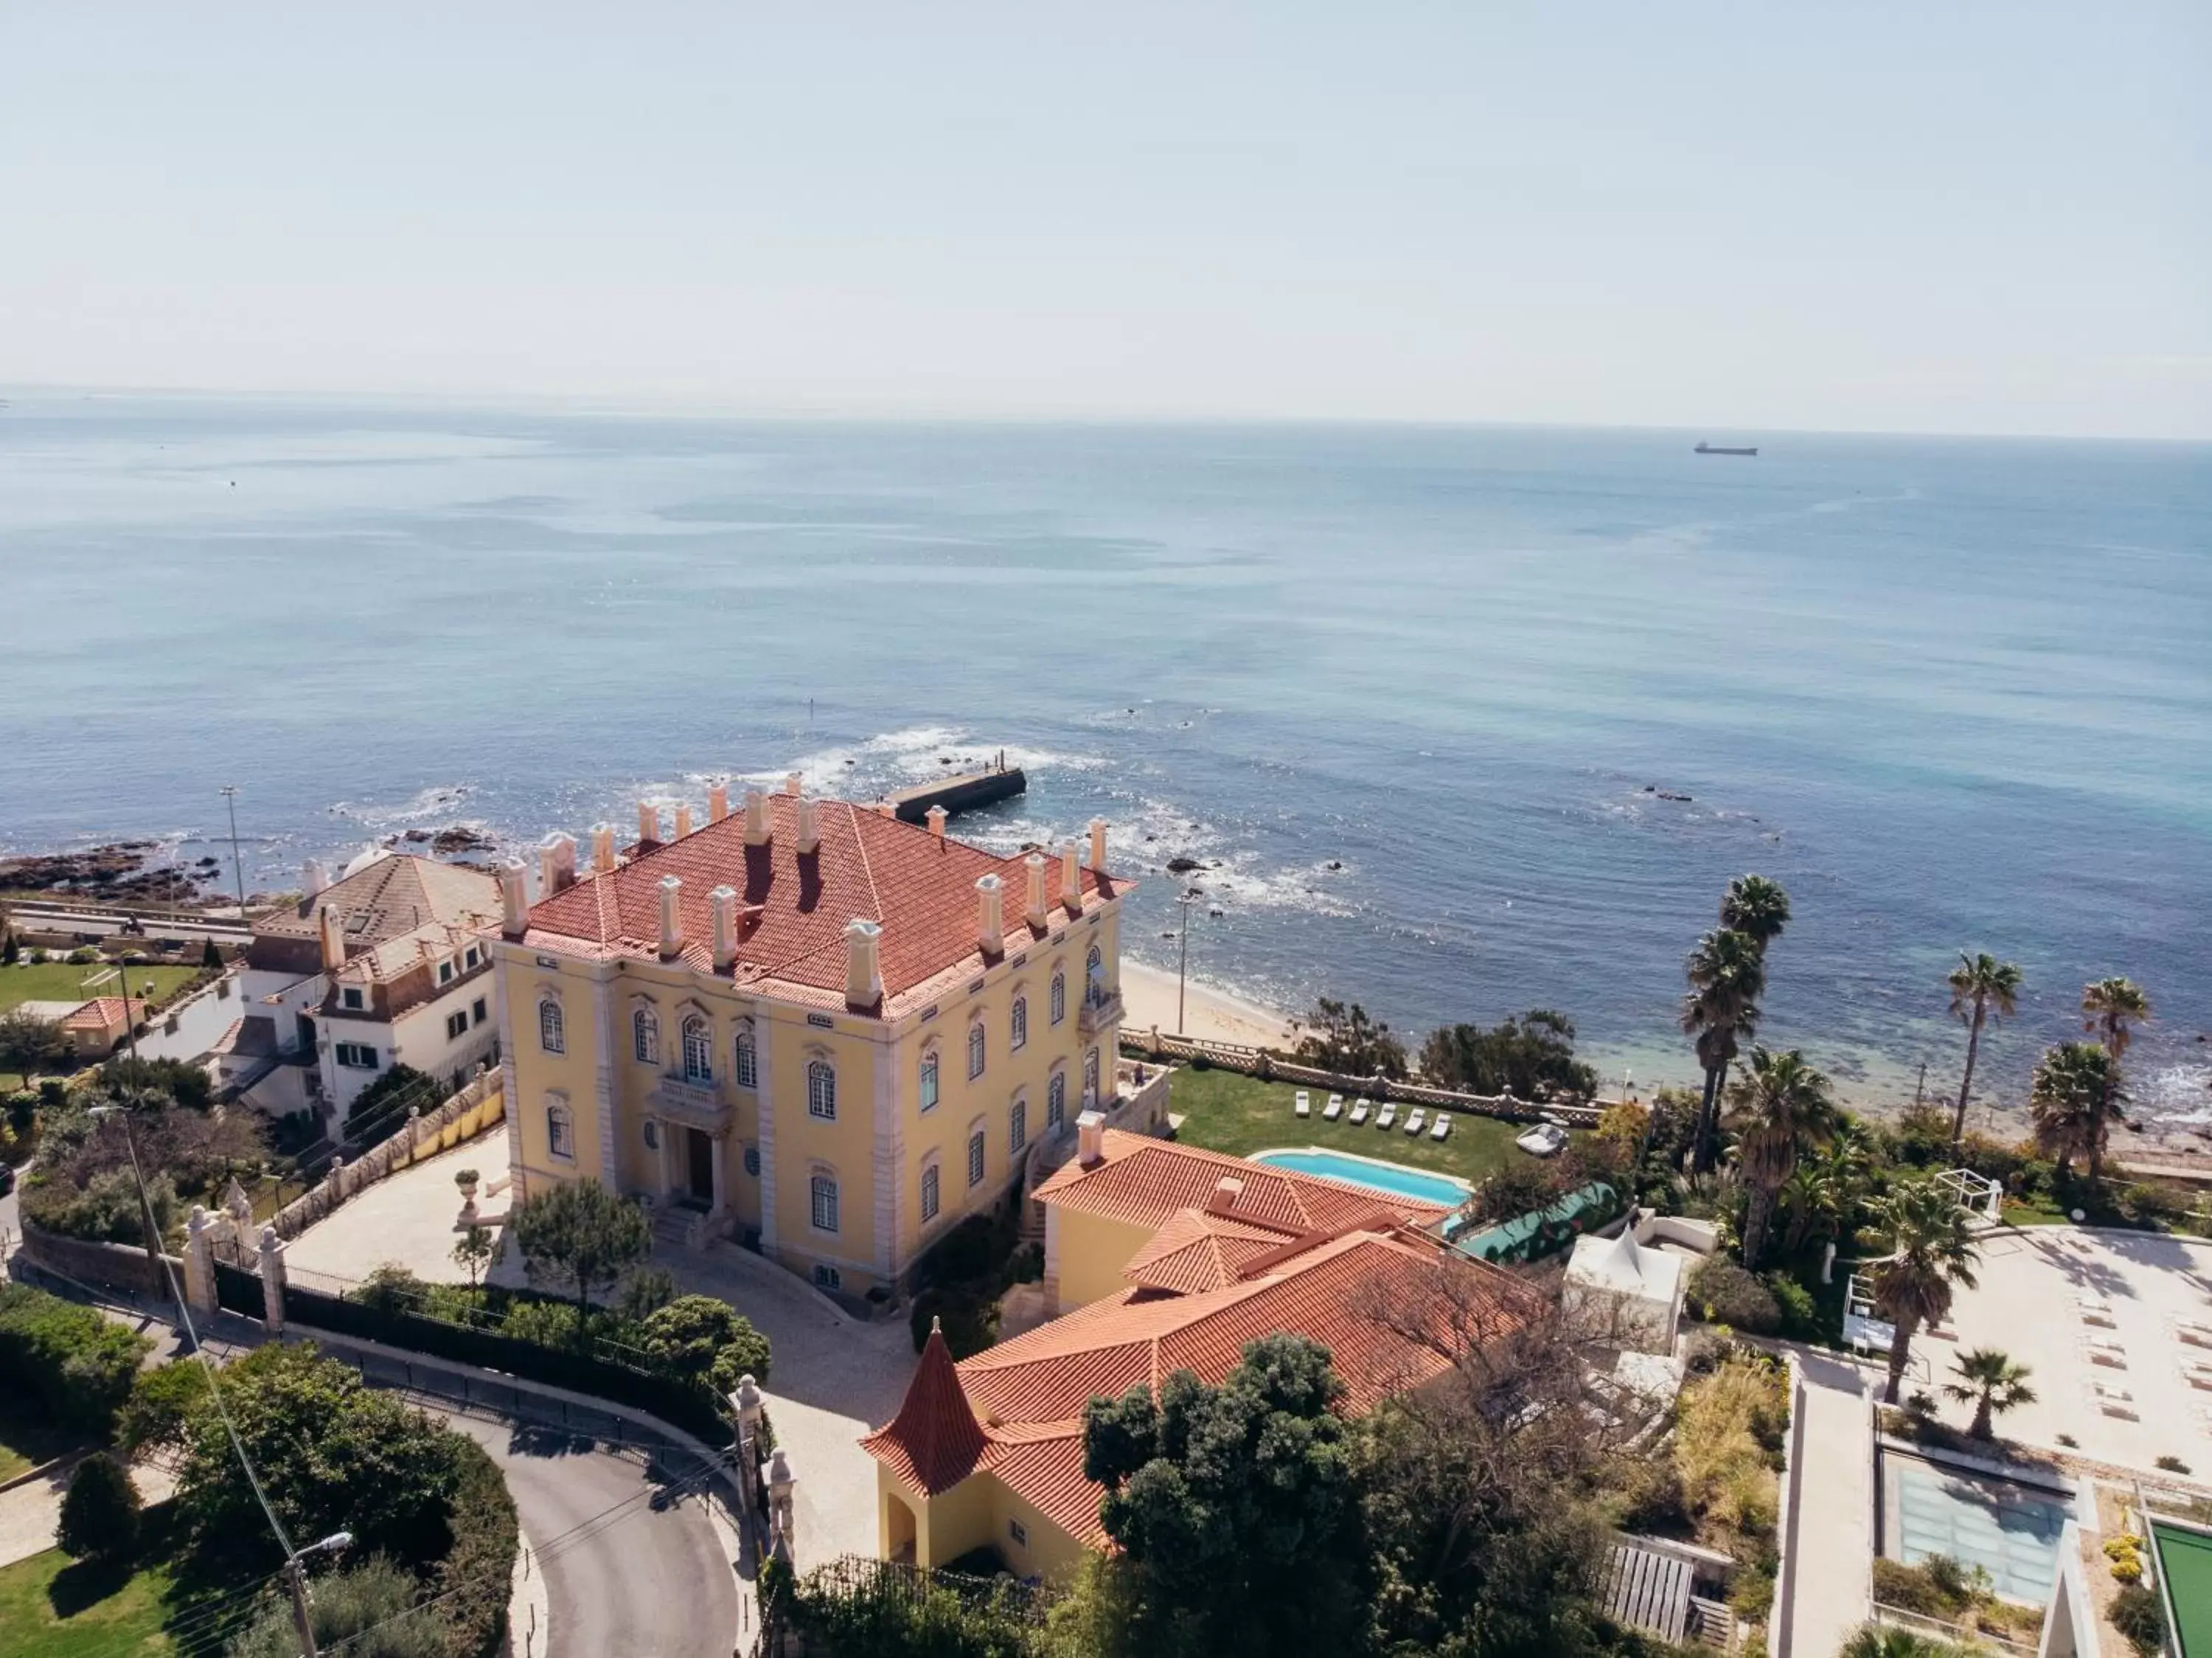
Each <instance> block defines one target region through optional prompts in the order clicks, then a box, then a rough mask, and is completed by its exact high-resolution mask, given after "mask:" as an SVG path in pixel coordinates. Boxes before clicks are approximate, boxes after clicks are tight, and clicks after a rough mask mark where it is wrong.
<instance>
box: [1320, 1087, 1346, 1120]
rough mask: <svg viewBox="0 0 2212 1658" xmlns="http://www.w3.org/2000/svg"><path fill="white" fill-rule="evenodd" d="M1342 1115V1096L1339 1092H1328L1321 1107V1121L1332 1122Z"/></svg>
mask: <svg viewBox="0 0 2212 1658" xmlns="http://www.w3.org/2000/svg"><path fill="white" fill-rule="evenodd" d="M1343 1115H1344V1096H1343V1095H1342V1094H1330V1095H1329V1096H1328V1104H1327V1105H1325V1106H1322V1108H1321V1118H1322V1121H1323V1122H1324V1123H1334V1121H1335V1120H1336V1119H1338V1118H1340V1117H1341V1116H1343Z"/></svg>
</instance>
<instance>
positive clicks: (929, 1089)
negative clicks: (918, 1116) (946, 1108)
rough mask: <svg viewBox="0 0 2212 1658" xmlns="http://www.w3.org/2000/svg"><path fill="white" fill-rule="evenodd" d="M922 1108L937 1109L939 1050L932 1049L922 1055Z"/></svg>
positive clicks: (925, 1109) (926, 1109) (927, 1109)
mask: <svg viewBox="0 0 2212 1658" xmlns="http://www.w3.org/2000/svg"><path fill="white" fill-rule="evenodd" d="M921 1108H922V1109H923V1110H924V1111H935V1110H936V1109H937V1052H936V1050H935V1049H932V1050H931V1051H929V1052H927V1053H926V1054H924V1055H922V1057H921Z"/></svg>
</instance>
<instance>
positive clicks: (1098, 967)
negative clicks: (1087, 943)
mask: <svg viewBox="0 0 2212 1658" xmlns="http://www.w3.org/2000/svg"><path fill="white" fill-rule="evenodd" d="M1083 999H1084V1000H1085V1002H1087V1003H1090V1004H1091V1006H1092V1007H1094V1008H1095V1007H1097V1006H1098V1004H1099V1003H1102V1002H1103V1001H1105V999H1106V953H1105V952H1104V951H1103V950H1102V949H1100V948H1098V947H1097V945H1096V944H1093V945H1092V946H1091V953H1090V954H1088V955H1086V956H1085V957H1084V958H1083Z"/></svg>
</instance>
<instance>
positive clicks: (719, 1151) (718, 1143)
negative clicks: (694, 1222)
mask: <svg viewBox="0 0 2212 1658" xmlns="http://www.w3.org/2000/svg"><path fill="white" fill-rule="evenodd" d="M708 1146H709V1147H710V1148H711V1149H710V1150H709V1151H708V1155H707V1171H708V1175H709V1176H710V1180H709V1184H708V1192H710V1193H711V1194H712V1195H711V1197H710V1198H708V1205H707V1216H708V1219H709V1220H716V1221H719V1220H720V1219H721V1218H722V1216H724V1215H726V1214H727V1213H728V1212H729V1208H730V1176H729V1160H730V1137H729V1136H728V1135H726V1134H717V1135H716V1136H714V1138H713V1139H711V1140H709V1141H708Z"/></svg>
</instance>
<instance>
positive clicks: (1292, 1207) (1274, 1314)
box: [861, 1114, 1533, 1576]
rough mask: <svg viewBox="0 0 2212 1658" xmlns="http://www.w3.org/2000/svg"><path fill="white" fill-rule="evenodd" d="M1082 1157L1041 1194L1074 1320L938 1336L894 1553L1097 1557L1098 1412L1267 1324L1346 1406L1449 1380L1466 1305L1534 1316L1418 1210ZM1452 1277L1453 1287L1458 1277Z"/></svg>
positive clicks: (1178, 1148)
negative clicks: (1327, 1372)
mask: <svg viewBox="0 0 2212 1658" xmlns="http://www.w3.org/2000/svg"><path fill="white" fill-rule="evenodd" d="M1078 1136H1079V1149H1078V1152H1077V1155H1076V1157H1075V1159H1074V1160H1073V1161H1071V1162H1069V1163H1068V1164H1067V1165H1066V1166H1065V1167H1062V1168H1061V1169H1060V1171H1059V1172H1058V1173H1055V1174H1054V1175H1053V1177H1052V1178H1051V1179H1048V1180H1047V1181H1045V1182H1044V1183H1043V1184H1042V1186H1039V1187H1038V1188H1037V1190H1036V1198H1037V1200H1038V1201H1039V1202H1041V1203H1042V1204H1043V1205H1044V1206H1045V1210H1046V1216H1047V1220H1046V1229H1047V1240H1048V1242H1047V1282H1048V1301H1049V1303H1050V1304H1051V1305H1053V1306H1054V1307H1055V1308H1060V1307H1066V1308H1072V1309H1073V1310H1070V1311H1067V1312H1066V1313H1065V1314H1063V1315H1062V1316H1060V1317H1059V1318H1056V1319H1054V1320H1052V1321H1051V1322H1049V1323H1048V1324H1045V1325H1043V1326H1041V1327H1039V1328H1037V1329H1036V1330H1033V1331H1030V1332H1029V1333H1028V1334H1026V1335H1024V1336H1020V1337H1018V1338H1015V1339H1013V1340H1012V1341H1008V1342H1005V1343H1002V1344H1000V1345H998V1346H995V1347H993V1348H990V1349H988V1350H986V1351H984V1352H981V1353H979V1354H977V1355H975V1356H974V1357H972V1358H969V1359H967V1360H964V1361H962V1362H957V1363H956V1362H954V1360H953V1358H952V1355H951V1350H950V1349H949V1348H947V1347H946V1345H945V1338H944V1337H943V1336H942V1335H941V1334H939V1333H936V1332H933V1333H932V1334H931V1335H930V1337H929V1338H928V1341H927V1344H925V1346H924V1347H923V1350H922V1355H921V1363H920V1365H919V1366H918V1367H917V1368H916V1369H915V1375H914V1380H913V1381H912V1382H911V1383H910V1384H909V1386H908V1389H907V1394H906V1398H905V1399H904V1400H903V1402H902V1404H901V1405H900V1407H899V1411H898V1414H897V1415H896V1416H895V1417H893V1418H892V1419H891V1421H890V1423H888V1424H887V1425H885V1426H884V1427H883V1428H881V1429H878V1430H877V1431H876V1432H874V1433H872V1434H871V1435H869V1436H867V1437H866V1438H865V1439H863V1440H862V1441H861V1445H862V1446H863V1448H865V1449H866V1450H867V1452H868V1453H869V1454H870V1455H872V1456H873V1457H874V1458H875V1460H876V1462H877V1466H878V1476H877V1485H878V1533H879V1536H878V1544H879V1547H880V1551H881V1552H882V1554H883V1555H884V1557H885V1558H887V1559H896V1560H908V1561H912V1562H914V1563H915V1564H919V1565H923V1566H933V1567H941V1566H944V1565H945V1564H948V1563H950V1562H951V1561H953V1560H955V1559H957V1558H958V1557H961V1556H962V1555H964V1554H967V1553H968V1552H969V1551H972V1550H975V1549H978V1548H981V1547H985V1546H988V1547H991V1548H993V1549H995V1550H996V1551H998V1553H999V1554H1000V1557H1002V1558H1003V1559H1004V1560H1005V1561H1006V1564H1007V1565H1008V1566H1009V1567H1010V1568H1011V1569H1012V1570H1014V1571H1015V1572H1017V1573H1019V1574H1021V1575H1024V1576H1030V1575H1045V1576H1065V1575H1066V1574H1067V1573H1069V1572H1071V1571H1072V1570H1074V1569H1075V1567H1076V1566H1077V1565H1078V1564H1079V1563H1080V1562H1081V1560H1082V1559H1083V1557H1084V1554H1085V1551H1087V1550H1091V1549H1096V1548H1100V1547H1103V1546H1104V1545H1105V1542H1106V1538H1105V1535H1104V1533H1103V1532H1102V1531H1101V1529H1100V1527H1099V1524H1098V1504H1099V1499H1100V1497H1101V1496H1102V1495H1103V1492H1102V1491H1101V1490H1100V1488H1099V1487H1097V1485H1094V1484H1091V1481H1089V1480H1088V1479H1086V1478H1085V1477H1084V1472H1083V1464H1084V1456H1083V1418H1084V1411H1085V1408H1086V1407H1087V1406H1088V1405H1089V1404H1090V1402H1091V1399H1095V1398H1100V1397H1106V1398H1118V1397H1119V1396H1121V1394H1123V1393H1127V1392H1128V1391H1129V1390H1130V1389H1131V1388H1133V1387H1146V1388H1150V1389H1152V1390H1154V1391H1157V1390H1158V1387H1159V1386H1160V1383H1161V1382H1162V1381H1163V1380H1164V1379H1165V1378H1166V1377H1167V1376H1169V1375H1172V1374H1174V1373H1175V1372H1176V1371H1178V1370H1188V1371H1190V1372H1192V1373H1193V1374H1194V1375H1197V1376H1198V1377H1199V1378H1200V1380H1201V1381H1206V1382H1212V1383H1218V1382H1219V1381H1222V1380H1223V1379H1224V1378H1225V1376H1227V1375H1229V1373H1230V1372H1231V1370H1233V1369H1235V1368H1236V1367H1237V1363H1238V1362H1239V1361H1240V1360H1241V1358H1242V1357H1243V1351H1244V1349H1245V1346H1246V1345H1247V1344H1249V1343H1250V1342H1252V1341H1255V1340H1257V1339H1258V1338H1261V1337H1262V1336H1266V1335H1269V1334H1272V1333H1273V1332H1277V1331H1289V1332H1294V1333H1296V1334H1299V1335H1303V1336H1306V1337H1309V1338H1311V1339H1313V1340H1315V1341H1316V1342H1318V1343H1320V1344H1322V1346H1324V1347H1326V1348H1328V1350H1329V1352H1330V1355H1331V1356H1332V1360H1333V1362H1334V1364H1335V1367H1336V1369H1337V1372H1338V1374H1339V1375H1340V1376H1342V1377H1343V1379H1344V1382H1345V1394H1344V1397H1343V1399H1342V1401H1341V1404H1340V1408H1341V1409H1343V1410H1346V1411H1350V1412H1352V1413H1359V1412H1364V1411H1369V1410H1371V1409H1372V1408H1374V1406H1375V1405H1377V1404H1379V1403H1381V1402H1382V1401H1383V1399H1387V1398H1389V1397H1391V1396H1393V1395H1394V1394H1397V1393H1405V1392H1408V1391H1411V1390H1413V1389H1417V1388H1419V1387H1423V1386H1425V1384H1427V1383H1428V1382H1430V1381H1434V1380H1435V1379H1436V1378H1437V1376H1439V1375H1442V1374H1443V1372H1444V1371H1445V1370H1446V1369H1448V1368H1449V1367H1450V1365H1451V1363H1452V1362H1453V1358H1454V1356H1455V1351H1456V1344H1458V1343H1461V1342H1462V1341H1464V1340H1466V1339H1467V1337H1466V1333H1465V1332H1466V1331H1467V1330H1468V1327H1469V1324H1470V1321H1469V1320H1468V1317H1467V1311H1468V1307H1469V1306H1471V1305H1472V1306H1479V1307H1481V1308H1483V1309H1484V1311H1485V1313H1486V1317H1484V1318H1483V1319H1482V1320H1480V1324H1481V1326H1482V1327H1484V1328H1485V1329H1486V1330H1488V1331H1490V1332H1503V1331H1504V1330H1506V1329H1510V1328H1511V1327H1513V1326H1516V1325H1517V1324H1518V1323H1520V1322H1521V1321H1522V1320H1524V1319H1525V1318H1527V1317H1528V1316H1529V1313H1530V1309H1531V1308H1532V1307H1533V1299H1532V1297H1531V1295H1530V1292H1529V1291H1528V1290H1527V1289H1525V1288H1524V1287H1523V1286H1522V1284H1521V1283H1519V1281H1518V1280H1516V1279H1515V1278H1514V1277H1511V1276H1510V1274H1508V1273H1506V1272H1504V1271H1501V1270H1500V1269H1498V1268H1496V1267H1493V1266H1491V1265H1487V1264H1486V1263H1481V1262H1477V1261H1473V1260H1469V1259H1466V1258H1464V1257H1462V1256H1459V1255H1456V1254H1454V1253H1451V1252H1449V1251H1448V1250H1446V1249H1444V1248H1443V1247H1442V1246H1441V1245H1440V1243H1439V1242H1438V1241H1437V1239H1436V1238H1435V1236H1434V1235H1433V1234H1431V1232H1430V1231H1429V1230H1427V1229H1426V1228H1429V1227H1430V1226H1431V1225H1432V1223H1433V1222H1435V1221H1436V1220H1437V1219H1438V1218H1439V1217H1440V1216H1441V1211H1440V1210H1437V1209H1435V1208H1433V1207H1431V1206H1429V1205H1426V1204H1416V1203H1413V1202H1411V1201H1409V1200H1406V1199H1402V1198H1395V1197H1392V1196H1389V1194H1386V1193H1383V1192H1374V1191H1370V1190H1368V1189H1366V1188H1364V1187H1360V1186H1349V1185H1345V1184H1341V1183H1340V1182H1337V1181H1334V1180H1327V1179H1318V1178H1316V1177H1314V1176H1311V1175H1305V1174H1298V1173H1291V1172H1289V1171H1286V1170H1282V1169H1273V1168H1263V1167H1259V1166H1257V1165H1255V1164H1252V1163H1248V1162H1244V1161H1241V1160H1239V1159H1237V1158H1234V1157H1227V1156H1223V1155H1219V1154H1218V1153H1215V1152H1210V1151H1201V1150H1198V1149H1194V1148H1191V1147H1188V1146H1182V1145H1177V1144H1174V1143H1170V1142H1166V1141H1161V1140H1154V1139H1149V1138H1146V1137H1143V1136H1140V1135H1133V1134H1121V1133H1116V1132H1113V1131H1106V1130H1103V1127H1102V1126H1101V1125H1100V1124H1099V1123H1098V1122H1097V1120H1096V1119H1095V1118H1091V1117H1090V1116H1089V1115H1088V1114H1086V1118H1085V1119H1084V1120H1082V1121H1080V1122H1079V1125H1078ZM1447 1279H1449V1282H1448V1283H1447V1282H1446V1280H1447Z"/></svg>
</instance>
